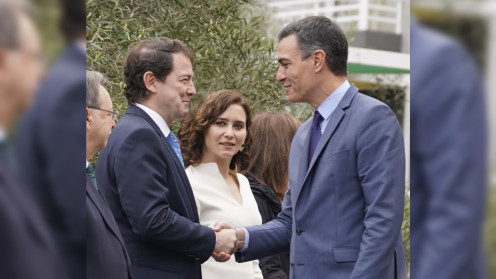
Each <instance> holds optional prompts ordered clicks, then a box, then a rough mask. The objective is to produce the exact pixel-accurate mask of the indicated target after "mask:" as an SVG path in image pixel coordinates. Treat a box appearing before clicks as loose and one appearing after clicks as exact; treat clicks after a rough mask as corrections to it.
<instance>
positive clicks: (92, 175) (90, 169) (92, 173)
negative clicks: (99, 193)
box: [86, 164, 98, 190]
mask: <svg viewBox="0 0 496 279" xmlns="http://www.w3.org/2000/svg"><path fill="white" fill-rule="evenodd" d="M86 173H87V174H88V175H89V176H90V179H91V182H93V186H95V188H96V189H97V190H98V186H97V185H96V176H95V170H94V169H93V167H92V166H91V164H88V167H87V168H86Z"/></svg>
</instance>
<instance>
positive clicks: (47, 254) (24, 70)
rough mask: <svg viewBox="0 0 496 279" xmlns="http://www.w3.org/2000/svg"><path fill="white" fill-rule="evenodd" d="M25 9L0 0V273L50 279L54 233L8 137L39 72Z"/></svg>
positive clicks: (54, 265)
mask: <svg viewBox="0 0 496 279" xmlns="http://www.w3.org/2000/svg"><path fill="white" fill-rule="evenodd" d="M25 9H26V7H25V6H23V5H21V4H20V3H19V2H13V1H10V3H6V2H5V1H2V0H0V224H1V226H2V229H0V259H1V260H0V277H2V278H15V279H31V278H40V279H52V278H59V277H58V276H59V274H60V273H59V269H58V264H59V258H58V257H57V251H56V249H55V244H54V241H53V236H52V235H51V234H50V230H49V228H48V226H47V223H46V222H45V221H44V219H43V217H42V215H41V214H40V204H39V203H38V201H37V200H36V199H35V198H34V197H33V195H32V193H31V191H30V190H29V188H28V187H26V185H25V184H24V183H23V181H22V180H23V179H22V177H21V175H20V174H21V173H22V172H21V171H20V170H19V168H18V165H17V160H16V159H17V157H16V156H15V153H14V152H13V151H14V150H13V147H12V142H11V141H10V140H9V136H8V129H9V128H10V126H11V125H13V124H14V123H15V121H16V120H17V117H18V116H19V114H20V113H21V112H22V111H24V110H25V109H26V108H27V107H28V106H29V104H30V103H31V101H32V96H33V93H34V91H35V88H36V86H37V85H38V83H39V81H40V78H41V76H42V73H43V67H42V63H41V62H42V61H41V59H40V58H41V42H40V39H39V37H38V34H37V32H36V29H35V27H34V25H33V23H32V21H31V19H30V18H29V17H28V15H27V13H26V10H25Z"/></svg>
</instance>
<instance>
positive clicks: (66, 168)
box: [16, 0, 86, 279]
mask: <svg viewBox="0 0 496 279" xmlns="http://www.w3.org/2000/svg"><path fill="white" fill-rule="evenodd" d="M59 3H60V9H61V22H60V25H61V27H62V30H63V34H64V36H65V39H66V43H67V45H66V48H65V50H64V51H63V53H62V54H61V55H60V57H59V58H58V59H57V60H56V61H55V63H54V64H53V65H52V67H51V69H50V71H49V72H48V73H47V74H46V76H45V77H44V80H43V81H42V83H41V85H40V87H39V88H38V91H37V94H36V96H35V99H34V102H33V106H32V107H31V109H30V110H29V111H28V112H27V113H26V115H24V117H23V118H22V119H21V121H20V123H19V127H18V133H17V138H16V140H17V142H16V144H17V152H18V154H19V167H20V169H22V174H23V176H24V177H25V178H26V180H27V183H28V184H29V186H30V188H31V189H32V190H33V192H34V194H35V197H36V198H37V199H38V200H39V201H40V203H41V205H42V212H41V213H42V214H43V216H44V218H45V220H46V222H48V224H49V226H50V229H51V233H52V234H53V235H54V239H55V240H56V245H57V248H58V250H59V252H60V253H61V254H62V259H61V262H60V263H59V265H60V266H61V267H63V268H65V273H64V272H61V273H60V275H59V277H58V278H71V279H80V278H83V277H84V274H85V262H84V261H85V250H84V249H85V247H86V222H85V221H86V218H85V216H86V215H85V171H84V165H83V164H84V160H85V158H86V142H85V141H86V137H85V130H84V129H83V127H84V126H85V117H84V115H85V107H84V106H83V104H84V103H85V95H86V88H85V84H86V80H85V75H86V53H85V36H86V29H85V25H86V21H85V20H86V11H85V5H86V2H85V1H82V0H77V1H69V0H61V1H60V2H59Z"/></svg>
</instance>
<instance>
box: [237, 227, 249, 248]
mask: <svg viewBox="0 0 496 279" xmlns="http://www.w3.org/2000/svg"><path fill="white" fill-rule="evenodd" d="M243 230H245V245H243V248H242V249H241V250H239V252H241V253H244V252H246V249H248V243H249V242H250V234H249V233H248V230H247V229H246V228H243Z"/></svg>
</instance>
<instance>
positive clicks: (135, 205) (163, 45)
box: [96, 38, 235, 279]
mask: <svg viewBox="0 0 496 279" xmlns="http://www.w3.org/2000/svg"><path fill="white" fill-rule="evenodd" d="M192 63H193V56H192V54H191V52H190V51H189V50H188V49H187V48H186V46H185V45H184V44H183V43H182V42H180V41H178V40H171V39H168V38H152V39H147V40H144V41H141V42H139V43H137V44H136V45H135V46H134V47H133V48H132V49H131V50H130V51H129V53H128V56H127V58H126V61H125V63H124V78H125V81H126V91H125V95H126V98H127V100H128V103H129V108H128V109H127V111H126V113H125V114H124V116H123V117H122V118H121V119H120V121H119V123H118V124H117V127H116V128H115V129H114V130H113V131H112V134H111V135H110V137H109V140H108V144H107V147H106V148H105V149H103V150H102V151H101V152H100V155H99V157H98V162H97V165H96V166H97V169H96V177H97V182H98V186H99V187H100V189H101V191H102V193H103V194H104V196H105V198H106V199H107V201H108V203H109V205H110V208H111V209H112V212H113V213H114V216H115V218H116V220H117V224H118V225H119V228H120V230H121V232H122V235H123V237H124V241H125V243H126V247H127V249H128V252H129V256H130V258H131V265H132V267H131V273H132V276H133V278H136V279H155V278H157V279H158V278H184V279H195V278H201V268H200V264H201V263H203V262H205V261H206V260H207V259H208V258H209V257H210V256H211V254H212V252H213V251H214V247H215V246H216V240H218V241H219V243H229V244H228V245H226V247H220V246H219V247H217V248H218V249H217V250H220V249H221V248H223V251H229V250H230V249H232V247H234V241H235V239H234V238H233V237H231V238H230V239H225V236H226V235H227V233H221V234H217V235H216V233H215V232H214V231H213V230H212V229H211V228H208V227H204V226H201V225H200V224H198V221H199V220H198V212H197V208H196V204H195V199H194V196H193V192H192V190H191V186H190V184H189V181H188V178H187V177H186V173H185V171H184V166H183V162H182V155H181V150H180V148H179V144H178V142H177V139H176V137H175V136H174V134H173V133H172V132H171V131H170V128H169V127H170V125H171V124H172V122H173V121H175V120H178V119H181V118H183V117H184V116H185V115H186V114H187V113H188V106H189V103H190V98H191V97H192V96H193V95H195V94H196V91H195V87H194V84H193V69H192ZM226 240H229V241H226Z"/></svg>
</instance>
